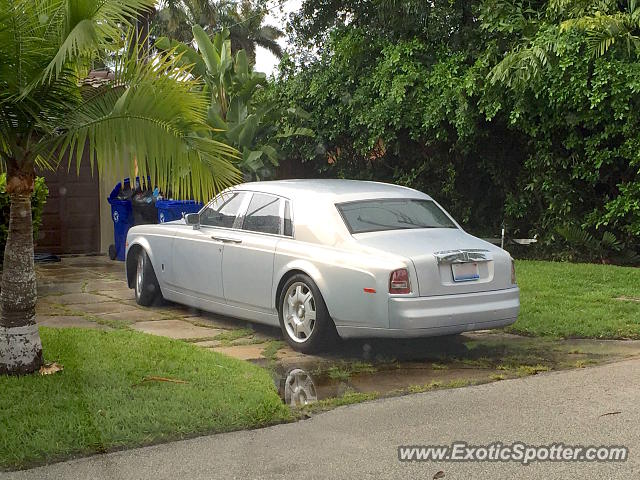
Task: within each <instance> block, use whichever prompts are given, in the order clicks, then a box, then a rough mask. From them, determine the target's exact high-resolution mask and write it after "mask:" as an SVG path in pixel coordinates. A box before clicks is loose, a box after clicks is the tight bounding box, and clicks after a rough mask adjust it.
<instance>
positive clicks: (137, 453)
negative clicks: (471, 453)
mask: <svg viewBox="0 0 640 480" xmlns="http://www.w3.org/2000/svg"><path fill="white" fill-rule="evenodd" d="M612 412H619V413H613V414H612ZM459 440H462V441H466V442H468V443H469V444H475V445H481V444H489V443H492V442H495V441H500V442H502V443H503V444H509V443H511V442H515V441H522V442H525V443H528V444H535V445H541V444H552V443H557V442H561V443H563V444H565V445H569V444H580V445H625V446H627V447H629V449H630V453H629V459H628V460H627V461H626V462H624V463H576V462H568V463H557V462H553V463H551V462H549V463H536V464H532V465H526V466H524V465H521V464H520V463H499V462H480V463H471V462H465V463H452V462H442V461H441V462H428V463H427V462H420V463H401V462H399V461H398V450H397V447H398V445H430V444H438V445H440V444H449V443H451V442H453V441H459ZM439 471H442V472H444V475H445V476H444V477H443V478H445V480H448V479H465V480H467V479H491V480H495V479H514V478H517V479H518V480H522V479H545V480H548V479H573V478H575V479H617V478H620V479H630V478H640V360H631V361H625V362H620V363H615V364H610V365H605V366H601V367H594V368H586V369H579V370H573V371H569V372H559V373H549V374H542V375H538V376H535V377H528V378H524V379H518V380H509V381H502V382H497V383H492V384H487V385H481V386H476V387H468V388H460V389H455V390H444V391H437V392H429V393H424V394H418V395H410V396H405V397H400V398H392V399H385V400H380V401H375V402H370V403H365V404H359V405H354V406H350V407H343V408H338V409H336V410H333V411H331V412H328V413H324V414H320V415H316V416H314V417H313V418H311V419H309V420H305V421H302V422H298V423H295V424H288V425H278V426H275V427H271V428H265V429H262V430H254V431H243V432H234V433H228V434H221V435H213V436H209V437H201V438H197V439H192V440H187V441H181V442H175V443H169V444H164V445H159V446H155V447H148V448H140V449H135V450H129V451H124V452H118V453H114V454H108V455H100V456H94V457H90V458H84V459H78V460H74V461H70V462H66V463H59V464H54V465H49V466H46V467H42V468H37V469H34V470H29V471H23V472H15V473H6V474H0V478H2V479H12V480H13V479H15V480H18V479H43V480H44V479H65V480H72V479H83V480H84V479H92V480H100V479H110V480H116V479H117V480H120V479H171V480H173V479H181V478H185V479H190V480H199V479H207V480H208V479H217V478H220V479H225V480H226V479H233V478H237V479H272V478H273V479H276V478H277V479H279V478H303V479H316V478H317V479H325V478H326V479H338V478H344V479H366V478H371V479H387V478H388V479H396V478H403V479H431V478H433V476H434V475H435V474H436V472H439Z"/></svg>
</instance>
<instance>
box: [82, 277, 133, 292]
mask: <svg viewBox="0 0 640 480" xmlns="http://www.w3.org/2000/svg"><path fill="white" fill-rule="evenodd" d="M84 288H85V292H94V291H103V290H118V289H124V288H128V287H127V284H126V283H124V282H123V281H121V280H111V279H103V278H101V279H97V280H88V281H87V282H86V285H84Z"/></svg>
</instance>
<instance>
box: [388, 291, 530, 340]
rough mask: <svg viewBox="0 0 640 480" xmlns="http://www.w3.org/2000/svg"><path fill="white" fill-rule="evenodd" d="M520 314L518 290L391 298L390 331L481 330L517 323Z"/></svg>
mask: <svg viewBox="0 0 640 480" xmlns="http://www.w3.org/2000/svg"><path fill="white" fill-rule="evenodd" d="M519 310H520V289H519V288H518V287H515V288H509V289H506V290H494V291H490V292H479V293H465V294H458V295H441V296H435V297H417V298H416V297H413V298H390V299H389V328H390V329H392V330H396V329H397V330H427V329H443V328H444V329H447V328H452V327H453V328H458V329H459V331H461V332H462V331H468V330H479V329H483V328H487V327H488V326H489V325H492V324H495V326H503V325H508V324H510V323H513V322H515V320H516V318H517V317H518V312H519Z"/></svg>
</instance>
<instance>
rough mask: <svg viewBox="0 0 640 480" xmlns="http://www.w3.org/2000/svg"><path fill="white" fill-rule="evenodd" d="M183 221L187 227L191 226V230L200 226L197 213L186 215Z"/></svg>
mask: <svg viewBox="0 0 640 480" xmlns="http://www.w3.org/2000/svg"><path fill="white" fill-rule="evenodd" d="M184 221H185V223H186V224H187V225H193V228H198V227H199V226H200V215H198V214H197V213H187V214H186V215H185V216H184Z"/></svg>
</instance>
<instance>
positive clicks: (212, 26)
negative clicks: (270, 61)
mask: <svg viewBox="0 0 640 480" xmlns="http://www.w3.org/2000/svg"><path fill="white" fill-rule="evenodd" d="M267 13H268V10H267V9H266V8H265V6H264V2H260V1H258V2H256V1H251V0H242V1H241V2H238V1H236V0H220V1H218V2H216V1H214V0H165V1H164V2H162V3H161V4H160V8H159V10H158V12H157V13H156V14H155V16H154V19H153V21H152V27H153V33H154V34H155V35H157V36H166V37H168V38H170V39H172V40H179V41H181V42H184V43H190V42H191V41H192V40H193V34H192V27H193V26H194V25H199V26H201V27H202V28H203V29H204V30H205V31H207V32H208V33H211V32H212V31H219V30H222V29H223V28H227V29H228V30H229V33H230V38H231V51H232V53H233V55H234V56H235V54H236V53H237V52H238V51H240V50H244V51H245V52H246V53H247V57H248V59H249V62H250V63H251V64H254V63H255V60H256V46H261V47H263V48H266V49H267V50H269V51H270V52H271V53H273V54H274V55H275V56H276V57H278V58H282V47H281V46H280V45H279V44H278V42H277V40H278V39H279V38H281V37H282V36H283V35H284V32H283V31H282V30H280V29H279V28H277V27H275V26H273V25H263V23H264V21H265V17H266V15H267Z"/></svg>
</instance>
